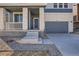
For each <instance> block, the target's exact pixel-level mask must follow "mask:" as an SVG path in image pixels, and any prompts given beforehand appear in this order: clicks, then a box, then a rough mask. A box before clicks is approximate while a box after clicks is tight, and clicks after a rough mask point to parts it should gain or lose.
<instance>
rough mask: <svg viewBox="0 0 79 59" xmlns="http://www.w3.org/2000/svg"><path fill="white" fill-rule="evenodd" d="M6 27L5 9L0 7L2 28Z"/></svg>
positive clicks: (0, 28)
mask: <svg viewBox="0 0 79 59" xmlns="http://www.w3.org/2000/svg"><path fill="white" fill-rule="evenodd" d="M3 29H4V9H3V8H0V30H3Z"/></svg>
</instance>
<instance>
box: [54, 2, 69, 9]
mask: <svg viewBox="0 0 79 59" xmlns="http://www.w3.org/2000/svg"><path fill="white" fill-rule="evenodd" d="M53 8H68V3H54V4H53Z"/></svg>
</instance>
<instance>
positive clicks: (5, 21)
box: [0, 6, 44, 32]
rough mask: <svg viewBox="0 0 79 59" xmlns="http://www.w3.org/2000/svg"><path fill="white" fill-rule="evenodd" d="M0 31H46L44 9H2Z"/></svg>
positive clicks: (0, 10) (0, 12) (0, 9)
mask: <svg viewBox="0 0 79 59" xmlns="http://www.w3.org/2000/svg"><path fill="white" fill-rule="evenodd" d="M0 15H1V17H0V19H1V20H0V22H1V23H0V31H3V32H5V31H8V32H11V31H25V32H27V31H29V30H36V31H44V7H43V6H42V7H19V6H18V7H14V6H12V7H10V6H7V7H1V8H0Z"/></svg>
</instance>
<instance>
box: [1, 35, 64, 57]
mask: <svg viewBox="0 0 79 59" xmlns="http://www.w3.org/2000/svg"><path fill="white" fill-rule="evenodd" d="M16 39H20V38H16V37H13V38H11V37H1V39H0V42H1V44H0V56H61V55H62V54H61V52H60V51H59V50H58V49H57V47H56V46H55V45H54V44H46V43H45V44H19V43H17V42H15V40H16ZM2 44H4V46H2ZM5 46H8V48H7V47H5ZM3 47H4V48H3Z"/></svg>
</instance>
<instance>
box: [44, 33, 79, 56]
mask: <svg viewBox="0 0 79 59" xmlns="http://www.w3.org/2000/svg"><path fill="white" fill-rule="evenodd" d="M44 42H52V43H54V44H55V45H56V46H57V48H58V49H59V50H60V52H61V53H62V54H63V55H64V56H79V34H48V39H46V40H44Z"/></svg>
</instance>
